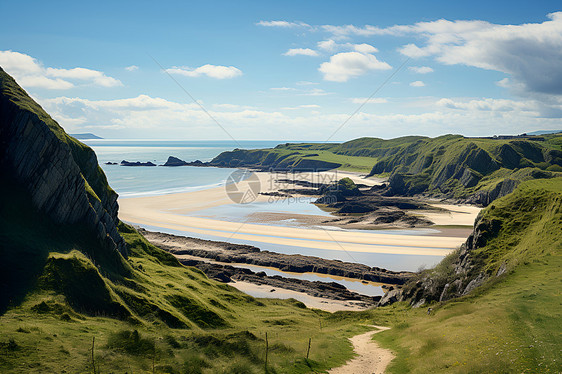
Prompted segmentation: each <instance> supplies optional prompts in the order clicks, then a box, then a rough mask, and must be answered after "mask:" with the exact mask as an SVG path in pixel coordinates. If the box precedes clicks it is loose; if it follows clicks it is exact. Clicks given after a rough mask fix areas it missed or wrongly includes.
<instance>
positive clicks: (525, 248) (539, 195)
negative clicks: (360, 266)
mask: <svg viewBox="0 0 562 374" xmlns="http://www.w3.org/2000/svg"><path fill="white" fill-rule="evenodd" d="M480 221H481V222H484V221H487V222H488V223H490V222H496V223H495V224H494V225H493V226H494V227H496V229H493V230H491V227H492V225H487V227H488V231H487V232H484V231H481V232H480V234H481V236H480V241H479V243H478V244H476V245H474V246H473V248H472V250H471V251H470V253H469V254H468V257H469V258H470V260H471V261H470V265H469V267H468V270H469V271H474V272H475V273H476V274H480V273H483V274H486V276H487V278H486V280H485V281H484V282H483V284H482V285H481V286H480V287H478V288H475V289H474V290H473V291H472V292H470V293H468V294H467V295H465V296H462V297H460V298H455V299H451V300H449V301H446V302H445V301H443V302H439V301H437V300H435V299H433V300H431V299H430V298H429V297H430V296H431V294H432V292H434V291H436V292H435V293H434V294H436V295H437V298H438V297H439V294H441V293H442V290H443V287H444V285H445V284H447V283H449V284H452V283H453V282H455V280H457V279H459V277H462V270H461V272H458V270H459V267H458V265H459V264H461V263H462V259H460V261H459V257H458V252H457V253H453V254H452V255H451V256H450V257H449V258H448V259H447V260H446V261H444V262H442V263H441V264H439V265H438V266H437V267H436V268H435V269H431V270H427V271H425V272H424V273H422V274H420V276H419V279H420V282H423V279H424V278H425V279H427V280H431V281H432V284H431V285H430V286H431V287H430V289H428V290H425V292H426V293H425V295H423V296H424V297H426V298H427V299H426V300H428V302H429V306H430V307H431V308H432V311H431V313H430V314H428V313H427V306H428V305H426V308H417V309H411V308H410V307H409V306H407V304H406V303H404V302H403V303H396V304H393V305H392V306H390V307H385V308H379V309H378V310H375V311H373V314H372V315H373V317H374V318H377V319H381V318H383V317H384V316H386V318H387V319H388V323H389V324H391V325H392V326H394V328H393V329H392V330H389V331H386V332H384V333H381V334H378V335H376V339H377V340H379V341H380V342H381V343H382V344H383V345H385V346H387V347H390V348H392V349H393V350H395V351H396V352H398V353H399V354H398V357H397V359H396V360H395V361H394V362H393V363H392V364H391V367H390V372H391V373H409V372H412V373H428V372H448V373H492V372H501V373H511V372H514V373H515V372H517V373H536V372H537V373H538V372H540V373H559V372H560V371H561V370H562V363H561V362H560V359H559V358H560V350H561V349H562V341H561V340H560V331H562V312H561V309H560V305H561V302H562V299H561V296H560V287H561V280H560V269H561V268H562V234H561V233H562V178H556V179H550V180H534V181H528V182H524V183H522V184H521V185H520V186H519V187H518V188H517V189H516V190H515V191H514V192H513V193H512V194H510V195H507V196H505V197H503V198H501V199H499V200H496V201H494V202H493V204H492V205H490V206H489V207H488V208H487V209H486V210H485V211H484V212H483V214H482V216H481V217H480ZM476 231H477V229H475V232H476ZM500 269H502V270H500ZM499 270H500V271H499ZM417 286H418V287H419V286H420V284H418V285H417ZM410 287H416V281H414V283H413V284H412V285H410Z"/></svg>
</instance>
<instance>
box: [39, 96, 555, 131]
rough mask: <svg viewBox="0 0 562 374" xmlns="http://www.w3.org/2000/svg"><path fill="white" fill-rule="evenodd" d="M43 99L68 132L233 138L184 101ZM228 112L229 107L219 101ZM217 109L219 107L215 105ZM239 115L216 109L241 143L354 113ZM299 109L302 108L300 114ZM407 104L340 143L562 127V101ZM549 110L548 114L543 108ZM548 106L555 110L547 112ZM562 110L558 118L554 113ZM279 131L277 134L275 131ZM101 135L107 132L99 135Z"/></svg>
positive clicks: (364, 122) (361, 117) (359, 122)
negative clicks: (413, 136) (409, 136)
mask: <svg viewBox="0 0 562 374" xmlns="http://www.w3.org/2000/svg"><path fill="white" fill-rule="evenodd" d="M38 102H39V103H40V104H41V105H42V106H43V107H44V108H45V109H46V110H47V111H48V112H49V113H51V115H52V116H53V117H54V118H55V119H56V120H57V121H59V122H60V123H61V125H63V126H64V127H65V128H66V130H67V131H75V132H79V131H83V130H88V131H91V132H98V133H99V131H101V133H100V135H102V136H106V137H114V138H116V137H129V136H131V134H134V136H135V137H140V138H142V137H151V138H157V139H158V138H166V137H171V136H173V137H174V138H176V139H177V138H186V139H188V138H189V139H209V138H216V139H223V138H226V137H227V136H226V135H225V134H224V132H223V131H222V130H221V129H220V128H219V127H218V126H217V125H216V124H215V123H213V121H212V120H210V119H209V117H208V116H207V114H206V113H205V112H203V111H202V110H201V108H199V106H197V105H196V104H194V103H191V104H183V103H178V102H173V101H168V100H166V99H163V98H158V97H150V96H147V95H139V96H137V97H133V98H123V99H117V100H86V99H81V98H70V97H58V98H55V99H41V98H38ZM217 105H218V108H221V109H227V107H228V104H227V105H226V106H224V104H217ZM213 107H214V106H213ZM230 108H231V109H232V110H231V111H230V110H228V111H217V110H212V111H211V110H209V111H210V113H211V114H212V115H213V117H215V118H216V119H217V121H219V122H220V123H221V125H222V126H223V127H224V128H226V129H227V131H229V132H230V133H232V134H233V135H234V136H235V137H236V138H237V139H271V138H272V136H275V139H277V140H280V139H288V140H290V139H295V134H298V135H299V138H300V139H303V140H307V139H311V140H313V139H316V140H317V139H322V138H325V137H326V132H327V131H328V130H332V129H333V130H335V129H336V128H337V127H338V126H339V125H341V123H342V122H343V121H344V120H346V119H347V118H349V114H348V113H334V114H326V113H323V112H317V111H315V110H314V109H318V108H317V107H316V106H315V104H304V105H301V106H300V108H302V109H305V108H308V109H309V110H304V111H297V112H294V115H289V114H292V112H287V114H284V113H281V112H279V111H264V110H258V109H251V108H245V107H241V108H239V109H237V108H235V107H234V106H232V107H230ZM300 108H299V109H300ZM411 108H413V107H412V106H410V105H408V103H405V105H404V106H401V108H400V114H396V113H394V114H393V113H390V114H373V113H367V112H364V111H361V112H359V113H357V115H356V116H354V117H353V118H352V119H351V121H350V122H349V123H348V124H347V125H346V126H345V127H344V128H343V129H342V131H341V132H338V139H351V138H357V137H361V136H377V137H383V138H390V137H396V136H402V135H409V134H411V133H417V134H421V135H429V136H436V135H440V134H446V133H462V134H465V135H470V136H472V135H474V136H479V135H493V134H494V133H496V134H513V133H515V134H516V133H523V132H527V131H533V130H538V129H557V128H562V118H561V117H562V100H559V101H556V104H553V105H552V106H551V107H550V108H546V109H545V106H544V104H542V103H540V102H538V101H533V100H527V101H512V100H500V99H489V98H488V99H486V98H485V99H455V98H443V99H438V98H431V100H430V99H428V98H425V99H424V100H422V103H420V105H418V106H417V107H416V108H417V109H416V110H418V111H417V112H411V110H412V109H411ZM543 109H544V110H543ZM547 109H548V110H547ZM556 113H558V117H555V116H554V115H555V114H556ZM272 127H275V129H276V130H277V131H276V132H275V134H274V135H272V133H271V128H272ZM98 130H99V131H98Z"/></svg>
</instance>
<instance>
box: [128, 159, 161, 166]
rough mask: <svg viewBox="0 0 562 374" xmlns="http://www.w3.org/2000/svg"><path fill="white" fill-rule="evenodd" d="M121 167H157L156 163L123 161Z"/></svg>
mask: <svg viewBox="0 0 562 374" xmlns="http://www.w3.org/2000/svg"><path fill="white" fill-rule="evenodd" d="M121 166H156V164H155V163H153V162H150V161H147V162H141V161H127V160H123V161H121Z"/></svg>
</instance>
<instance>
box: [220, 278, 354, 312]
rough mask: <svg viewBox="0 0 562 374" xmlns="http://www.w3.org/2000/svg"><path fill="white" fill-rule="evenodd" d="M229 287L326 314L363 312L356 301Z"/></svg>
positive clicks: (263, 287) (252, 286)
mask: <svg viewBox="0 0 562 374" xmlns="http://www.w3.org/2000/svg"><path fill="white" fill-rule="evenodd" d="M229 285H231V286H233V287H236V288H237V289H238V290H240V291H242V292H244V293H247V294H248V295H250V296H253V297H258V298H260V297H261V298H263V297H267V298H271V297H274V298H278V299H289V298H293V299H295V300H298V301H300V302H301V303H303V304H304V305H306V306H307V307H309V308H315V309H322V310H325V311H327V312H337V311H340V310H351V311H359V310H364V309H365V307H364V306H361V305H358V304H360V302H356V301H352V300H351V301H339V300H329V299H325V298H321V297H314V296H310V295H307V294H306V293H304V292H297V291H291V290H285V289H282V288H278V287H271V286H267V285H257V284H253V283H249V282H232V283H229Z"/></svg>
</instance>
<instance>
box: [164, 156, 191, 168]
mask: <svg viewBox="0 0 562 374" xmlns="http://www.w3.org/2000/svg"><path fill="white" fill-rule="evenodd" d="M185 165H188V163H187V162H185V161H184V160H180V159H179V158H177V157H174V156H170V157H168V160H167V161H166V163H165V164H164V165H162V166H185Z"/></svg>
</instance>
